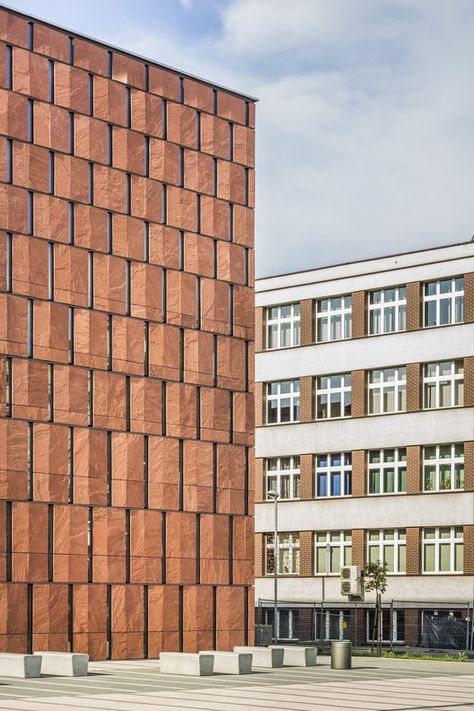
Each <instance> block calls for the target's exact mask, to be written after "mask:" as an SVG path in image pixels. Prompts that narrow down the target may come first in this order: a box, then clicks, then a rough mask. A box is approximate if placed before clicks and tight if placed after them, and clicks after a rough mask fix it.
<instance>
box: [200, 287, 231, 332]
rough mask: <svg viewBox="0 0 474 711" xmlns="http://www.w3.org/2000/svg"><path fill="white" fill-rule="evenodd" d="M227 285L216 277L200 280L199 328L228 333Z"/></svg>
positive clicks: (228, 300)
mask: <svg viewBox="0 0 474 711" xmlns="http://www.w3.org/2000/svg"><path fill="white" fill-rule="evenodd" d="M229 303H230V299H229V285H228V284H225V283H224V282H222V281H217V280H216V279H202V280H201V328H202V329H203V330H205V331H213V332H214V333H224V334H225V333H229V332H230V329H229Z"/></svg>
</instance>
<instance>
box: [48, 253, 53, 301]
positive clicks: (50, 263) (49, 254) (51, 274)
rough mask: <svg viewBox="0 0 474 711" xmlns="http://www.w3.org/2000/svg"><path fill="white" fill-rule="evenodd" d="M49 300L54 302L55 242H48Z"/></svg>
mask: <svg viewBox="0 0 474 711" xmlns="http://www.w3.org/2000/svg"><path fill="white" fill-rule="evenodd" d="M48 299H49V300H50V301H53V300H54V242H48Z"/></svg>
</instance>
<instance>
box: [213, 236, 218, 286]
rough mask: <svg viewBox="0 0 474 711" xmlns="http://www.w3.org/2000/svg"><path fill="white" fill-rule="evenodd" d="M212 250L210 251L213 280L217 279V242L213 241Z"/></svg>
mask: <svg viewBox="0 0 474 711" xmlns="http://www.w3.org/2000/svg"><path fill="white" fill-rule="evenodd" d="M213 243H214V244H213V249H212V261H213V265H212V272H213V273H212V276H213V278H214V279H217V240H216V239H215V240H213Z"/></svg>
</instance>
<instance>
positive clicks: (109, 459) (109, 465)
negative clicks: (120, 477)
mask: <svg viewBox="0 0 474 711" xmlns="http://www.w3.org/2000/svg"><path fill="white" fill-rule="evenodd" d="M112 472H113V458H112V432H111V431H110V430H108V431H107V506H112V486H113V476H112Z"/></svg>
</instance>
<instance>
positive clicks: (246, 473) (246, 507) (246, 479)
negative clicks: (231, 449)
mask: <svg viewBox="0 0 474 711" xmlns="http://www.w3.org/2000/svg"><path fill="white" fill-rule="evenodd" d="M244 451H245V469H244V516H248V513H249V488H250V487H249V483H250V449H249V447H245V448H244Z"/></svg>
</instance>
